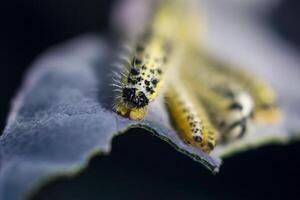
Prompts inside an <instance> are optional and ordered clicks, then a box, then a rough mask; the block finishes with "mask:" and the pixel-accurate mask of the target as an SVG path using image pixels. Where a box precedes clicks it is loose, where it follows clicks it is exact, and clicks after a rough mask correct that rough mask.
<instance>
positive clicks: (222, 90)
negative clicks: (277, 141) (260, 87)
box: [181, 52, 253, 143]
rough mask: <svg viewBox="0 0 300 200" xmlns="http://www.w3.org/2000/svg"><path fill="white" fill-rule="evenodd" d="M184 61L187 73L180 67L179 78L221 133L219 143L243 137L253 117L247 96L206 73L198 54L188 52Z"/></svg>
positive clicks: (235, 86)
mask: <svg viewBox="0 0 300 200" xmlns="http://www.w3.org/2000/svg"><path fill="white" fill-rule="evenodd" d="M187 57H188V58H189V59H188V61H187V62H186V63H188V67H189V68H190V70H184V67H182V73H181V78H182V79H183V80H184V81H185V82H186V85H187V86H188V87H189V88H192V89H193V91H194V93H195V95H196V97H197V98H198V101H201V102H202V103H203V105H204V106H205V108H206V109H207V113H208V115H209V117H210V118H211V121H212V122H213V124H214V126H215V127H216V128H217V129H218V130H219V131H220V133H221V136H220V142H221V143H226V142H228V141H233V140H236V139H238V138H240V137H242V136H243V135H244V134H245V133H246V131H247V129H248V124H249V121H250V118H251V116H252V113H253V100H252V97H251V96H250V94H249V93H248V92H247V91H246V90H244V89H243V88H241V87H240V86H239V84H238V83H236V82H233V81H231V82H229V81H228V80H227V79H226V78H224V77H223V76H221V75H219V74H218V73H213V72H211V71H209V70H208V69H207V67H206V66H205V63H203V62H202V60H201V59H200V58H199V57H197V54H193V52H191V53H189V55H188V56H187Z"/></svg>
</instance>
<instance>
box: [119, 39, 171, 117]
mask: <svg viewBox="0 0 300 200" xmlns="http://www.w3.org/2000/svg"><path fill="white" fill-rule="evenodd" d="M171 52H172V47H171V43H169V42H168V40H166V39H165V38H163V37H160V36H158V35H155V34H151V33H148V34H145V36H144V37H143V38H142V39H140V40H139V42H137V44H136V45H135V49H133V50H132V52H130V53H128V55H127V59H125V60H127V61H125V62H124V63H123V69H122V72H121V74H122V76H120V77H119V78H120V79H119V80H118V81H117V83H116V84H115V85H116V86H117V87H118V88H117V95H116V97H115V102H114V107H115V110H116V111H117V112H118V113H119V114H120V115H122V116H124V117H128V118H129V119H132V120H141V119H143V118H144V117H145V114H146V113H147V108H148V105H149V103H150V102H152V101H153V100H154V99H155V98H156V97H157V95H158V92H159V91H160V89H161V86H162V85H163V82H164V76H165V71H166V70H167V68H168V67H169V56H170V54H171Z"/></svg>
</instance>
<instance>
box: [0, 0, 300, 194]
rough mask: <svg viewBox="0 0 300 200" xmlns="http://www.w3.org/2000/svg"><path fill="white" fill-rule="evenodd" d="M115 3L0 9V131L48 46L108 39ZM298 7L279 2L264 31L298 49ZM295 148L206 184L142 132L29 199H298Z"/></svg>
mask: <svg viewBox="0 0 300 200" xmlns="http://www.w3.org/2000/svg"><path fill="white" fill-rule="evenodd" d="M113 3H114V1H108V0H107V1H101V0H87V1H82V0H48V1H45V0H44V1H39V0H12V1H1V4H0V27H1V29H0V66H1V67H0V81H1V83H0V91H1V98H0V127H1V129H3V128H4V126H5V121H6V116H7V114H8V111H9V108H10V100H11V98H12V97H13V96H14V95H15V93H16V90H17V89H18V88H19V86H20V84H21V82H22V77H23V75H24V72H25V71H26V69H27V68H28V66H29V65H30V63H32V62H33V60H34V59H35V58H36V57H37V56H38V54H39V53H41V52H42V51H44V50H45V49H47V48H48V47H49V46H51V45H54V44H57V43H60V42H62V41H64V40H66V39H69V38H72V37H74V36H76V35H79V34H81V33H85V32H90V31H93V32H94V31H98V32H104V31H105V32H107V31H108V19H109V13H110V9H111V7H112V5H113ZM299 19H300V1H298V0H284V1H282V3H281V4H280V6H279V7H278V8H277V9H276V10H275V11H274V13H273V14H272V15H270V16H269V19H268V23H269V25H271V26H272V28H273V29H274V31H276V32H277V33H278V34H279V35H281V36H282V37H283V38H284V39H285V40H286V41H287V42H288V43H290V44H291V45H292V46H293V47H294V48H298V49H299V47H300V25H299ZM299 153H300V144H299V143H298V144H297V143H296V144H292V145H289V146H268V147H264V148H261V149H259V150H253V151H248V152H246V153H243V154H239V155H237V156H234V157H231V158H229V159H226V160H225V162H224V165H223V166H222V168H221V173H220V174H218V175H216V176H213V175H212V174H211V173H210V172H209V171H208V170H206V169H205V168H204V167H203V166H202V165H200V164H198V163H196V162H194V161H192V160H191V159H189V158H188V157H186V156H184V155H182V154H180V153H177V152H176V151H175V150H173V148H171V147H170V146H169V145H166V144H165V143H164V142H162V141H160V140H158V139H156V138H155V137H153V136H151V135H150V134H145V133H144V131H142V130H137V129H136V130H132V131H130V133H129V134H128V135H123V136H119V137H117V138H116V139H115V140H114V141H113V151H112V154H111V156H109V157H108V156H104V157H96V158H94V159H93V160H92V161H91V164H90V166H89V167H88V169H87V170H85V171H84V172H82V173H81V174H80V175H78V176H76V177H72V178H61V179H58V180H55V181H52V183H51V184H49V185H47V186H46V187H44V188H42V190H41V192H39V193H38V194H37V195H36V196H35V197H34V199H59V200H60V199H62V200H68V199H72V200H73V199H74V200H77V199H80V200H83V199H121V198H122V199H269V198H273V199H282V198H284V199H290V198H292V197H293V198H295V199H298V198H299V197H300V192H299V190H300V189H299V185H300V184H299V182H300V158H299V157H300V156H299Z"/></svg>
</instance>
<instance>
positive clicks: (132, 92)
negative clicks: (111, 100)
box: [122, 88, 149, 108]
mask: <svg viewBox="0 0 300 200" xmlns="http://www.w3.org/2000/svg"><path fill="white" fill-rule="evenodd" d="M122 98H123V100H124V102H126V103H128V104H131V105H132V106H133V107H135V108H142V107H145V106H147V105H148V104H149V99H148V98H147V97H146V95H145V94H144V93H143V92H141V91H137V89H136V88H124V89H123V93H122Z"/></svg>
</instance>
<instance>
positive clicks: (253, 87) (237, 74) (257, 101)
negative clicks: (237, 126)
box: [201, 53, 281, 123]
mask: <svg viewBox="0 0 300 200" xmlns="http://www.w3.org/2000/svg"><path fill="white" fill-rule="evenodd" d="M201 59H202V60H203V61H204V63H205V65H207V66H208V67H209V69H210V70H213V72H215V73H218V74H220V75H222V76H223V77H227V80H230V79H231V80H233V81H236V82H238V83H239V84H240V85H241V86H242V87H243V88H244V90H246V91H248V92H249V94H250V95H251V97H252V98H253V101H254V112H253V114H254V119H255V121H256V122H259V123H278V122H279V121H280V119H281V114H280V110H279V107H278V104H277V97H276V95H275V92H274V91H273V89H272V88H271V87H270V86H269V85H268V84H267V83H265V82H264V81H262V80H261V79H258V78H255V75H253V74H251V73H249V72H246V71H243V70H241V69H236V68H233V67H231V66H229V65H228V64H226V63H223V62H220V61H219V60H217V59H215V58H213V57H212V56H209V55H207V54H204V53H202V55H201Z"/></svg>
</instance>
